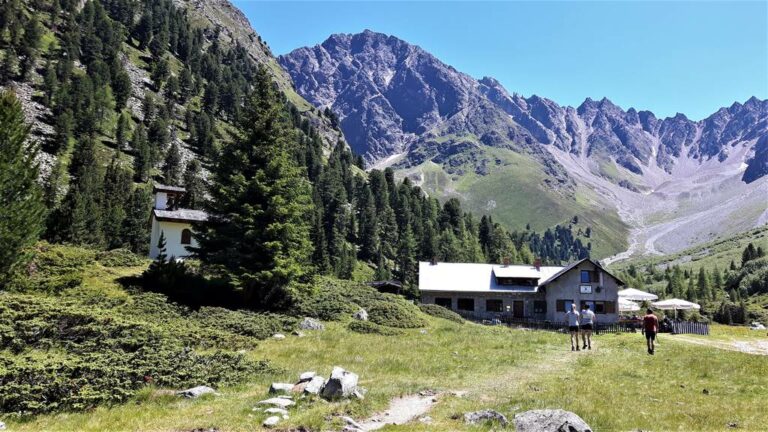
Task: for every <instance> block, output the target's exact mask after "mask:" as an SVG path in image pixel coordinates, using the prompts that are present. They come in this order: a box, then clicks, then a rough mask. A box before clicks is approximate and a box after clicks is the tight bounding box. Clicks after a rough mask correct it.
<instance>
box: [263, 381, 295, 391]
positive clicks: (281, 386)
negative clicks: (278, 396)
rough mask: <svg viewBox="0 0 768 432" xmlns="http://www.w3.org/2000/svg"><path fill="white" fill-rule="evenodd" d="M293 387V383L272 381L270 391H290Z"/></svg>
mask: <svg viewBox="0 0 768 432" xmlns="http://www.w3.org/2000/svg"><path fill="white" fill-rule="evenodd" d="M292 389H293V384H289V383H272V385H271V386H269V392H270V393H288V392H290V391H291V390H292Z"/></svg>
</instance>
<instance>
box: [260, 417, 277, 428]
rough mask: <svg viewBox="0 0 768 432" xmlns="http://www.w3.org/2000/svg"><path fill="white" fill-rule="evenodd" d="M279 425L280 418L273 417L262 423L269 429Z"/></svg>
mask: <svg viewBox="0 0 768 432" xmlns="http://www.w3.org/2000/svg"><path fill="white" fill-rule="evenodd" d="M278 423H280V417H278V416H272V417H267V419H266V420H264V423H262V424H261V425H262V426H264V427H268V428H269V427H274V426H277V424H278Z"/></svg>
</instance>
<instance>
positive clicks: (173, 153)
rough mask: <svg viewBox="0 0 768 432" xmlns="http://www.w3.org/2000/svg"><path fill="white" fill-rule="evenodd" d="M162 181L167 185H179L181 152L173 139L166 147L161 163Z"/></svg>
mask: <svg viewBox="0 0 768 432" xmlns="http://www.w3.org/2000/svg"><path fill="white" fill-rule="evenodd" d="M163 181H164V182H165V184H167V185H171V186H179V185H180V184H181V152H180V151H179V146H178V145H177V144H176V142H175V141H174V142H173V144H171V147H170V148H169V149H168V154H166V156H165V164H164V165H163Z"/></svg>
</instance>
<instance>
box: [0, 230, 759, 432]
mask: <svg viewBox="0 0 768 432" xmlns="http://www.w3.org/2000/svg"><path fill="white" fill-rule="evenodd" d="M42 247H43V248H44V249H45V250H44V251H43V252H44V253H43V254H42V255H40V256H42V257H43V259H40V258H38V260H36V261H35V263H36V265H37V266H39V267H37V268H39V269H41V270H40V272H39V273H38V274H36V275H35V276H34V277H35V278H36V279H35V281H36V282H40V283H42V281H43V278H47V279H46V280H50V279H51V278H54V276H59V277H64V275H67V274H69V275H71V276H77V275H81V276H82V277H81V278H79V279H77V280H76V282H70V283H69V284H65V285H63V286H62V284H61V283H56V284H53V286H58V287H59V288H58V289H55V290H52V291H51V290H49V291H47V292H40V291H37V292H36V293H33V294H14V293H5V294H3V295H2V296H0V304H2V305H8V304H10V303H13V304H14V305H15V308H14V309H13V312H12V313H16V314H18V313H25V314H27V315H28V318H25V319H24V320H19V319H17V320H15V321H14V322H15V324H13V325H12V326H11V328H10V329H9V328H8V327H3V326H0V329H2V331H0V335H2V337H1V338H0V339H1V340H3V341H4V342H3V343H4V344H7V341H8V339H7V337H9V335H13V334H16V335H17V336H16V337H22V336H23V337H25V338H34V336H30V335H33V334H34V333H24V334H21V333H16V332H18V331H19V329H20V328H28V329H29V328H32V327H30V326H27V325H26V324H24V326H23V327H19V326H21V325H22V323H29V324H34V323H35V321H34V318H35V314H41V313H43V312H44V311H49V312H50V311H54V310H60V309H62V308H64V309H65V310H76V311H77V312H78V314H80V316H83V317H98V316H102V315H103V316H104V317H107V316H110V317H112V319H111V320H106V321H100V322H101V323H102V324H101V325H100V327H102V328H103V329H105V331H107V330H109V329H112V328H114V326H115V325H116V324H117V323H123V324H129V325H127V326H123V327H121V328H122V329H123V330H122V333H115V334H113V335H112V337H110V338H108V339H106V340H107V341H111V342H110V344H115V343H118V344H120V345H119V346H121V347H122V348H120V349H127V348H125V345H126V344H128V343H130V341H132V340H136V337H137V336H139V335H141V334H145V333H143V332H145V331H146V330H150V331H151V332H150V333H149V334H151V335H155V336H152V337H153V338H159V339H151V340H159V341H161V346H162V347H164V349H163V350H161V351H160V352H161V353H162V352H168V350H171V351H172V350H173V349H174V348H173V347H175V346H177V345H176V342H174V341H176V340H178V341H184V343H185V344H186V345H187V346H192V347H195V348H196V350H195V351H196V352H197V353H198V354H197V355H199V356H202V357H201V358H205V356H210V355H219V356H224V357H218V358H219V359H228V361H230V362H234V363H231V364H232V366H227V368H226V370H224V371H222V372H223V375H219V376H220V377H228V378H230V380H226V379H225V380H221V381H220V380H217V379H214V377H215V376H217V375H215V374H216V372H215V371H216V369H209V368H210V367H211V366H214V365H215V364H217V363H221V360H218V361H215V362H213V363H211V362H208V363H200V364H198V366H194V365H195V364H196V363H195V362H192V363H190V362H189V361H187V362H185V363H181V366H179V364H178V363H176V364H175V367H174V364H173V363H171V364H170V365H171V366H170V367H171V368H170V369H169V370H168V372H166V373H170V374H171V375H169V376H170V377H174V376H175V377H180V378H181V379H180V380H178V381H172V380H166V379H165V378H164V377H165V375H163V373H162V371H163V369H160V370H158V371H156V372H155V373H154V379H153V380H152V381H149V382H147V383H144V382H141V380H139V384H137V385H136V386H135V387H132V388H133V389H134V390H132V391H131V392H130V393H129V394H126V395H125V396H124V397H123V398H114V399H113V400H112V402H107V401H105V402H102V403H97V399H94V398H93V397H94V396H97V395H99V394H100V393H99V392H98V391H97V390H99V389H100V388H101V387H99V386H101V385H103V380H101V379H99V380H95V379H94V380H91V381H89V382H88V383H87V384H85V386H84V387H79V388H75V389H73V390H69V391H75V393H76V394H80V395H82V396H83V397H82V398H80V399H79V400H80V401H81V404H80V405H77V406H69V407H59V408H54V409H53V410H52V412H50V413H46V414H41V415H37V416H24V417H19V416H16V415H13V414H10V413H9V412H6V413H5V414H2V415H0V420H2V421H4V422H5V423H6V424H7V425H8V427H9V429H10V430H13V431H39V430H50V431H71V430H78V431H103V430H110V431H129V430H130V431H156V430H174V431H176V430H179V431H181V430H196V429H198V428H202V429H218V430H226V431H246V430H247V431H252V430H260V426H259V425H260V424H261V422H262V421H263V420H264V418H265V417H266V414H264V413H262V412H261V411H260V410H257V411H254V410H253V409H252V408H253V407H254V406H255V403H256V402H257V401H259V400H261V399H264V398H266V397H268V394H267V389H268V387H269V384H270V383H271V382H290V381H293V380H295V379H296V377H297V376H298V374H299V373H301V372H304V371H308V370H313V371H317V372H319V373H321V374H326V375H327V374H328V373H329V371H330V369H331V368H332V367H333V366H342V367H344V368H346V369H348V370H351V371H353V372H355V373H357V374H359V375H360V380H361V381H360V385H362V386H363V387H365V388H366V389H368V393H367V394H366V397H365V399H363V400H352V401H343V402H333V403H326V402H322V401H317V400H311V399H308V400H302V401H300V402H299V404H298V407H296V408H292V409H291V414H290V419H288V420H285V421H283V422H282V423H281V424H280V428H281V430H292V428H299V427H304V428H305V429H308V430H329V429H331V430H339V429H341V428H342V427H343V424H342V421H341V419H340V418H339V417H338V416H340V415H350V416H352V417H354V418H356V419H359V420H362V419H365V418H368V417H369V416H371V415H372V414H374V413H376V412H379V411H381V410H383V409H385V408H386V407H387V405H388V403H389V401H390V400H391V399H392V398H394V397H397V396H401V395H409V394H416V393H418V392H421V391H424V390H434V391H436V392H438V393H439V395H438V396H437V398H438V402H437V403H436V404H435V405H434V407H433V408H432V410H431V411H430V412H428V413H427V415H429V416H430V417H431V418H432V423H431V424H429V425H427V424H422V423H420V422H418V421H414V422H413V423H411V424H407V425H403V426H388V427H387V428H386V430H389V431H398V430H399V431H421V430H424V431H428V430H454V431H462V430H467V431H470V430H471V431H477V430H492V429H493V426H492V425H482V426H473V427H469V426H466V425H465V424H464V423H463V421H462V420H461V416H462V414H463V413H465V412H468V411H474V410H480V409H496V410H498V411H500V412H502V413H503V414H505V415H507V416H510V417H511V416H513V415H514V414H515V413H518V412H522V411H525V410H528V409H535V408H562V409H566V410H569V411H573V412H575V413H577V414H578V415H580V416H581V417H582V418H584V419H585V420H586V421H587V423H589V424H590V425H591V426H592V427H593V428H594V430H605V431H618V430H637V429H642V430H701V431H708V430H722V429H724V428H726V427H728V425H737V426H738V428H739V429H740V430H761V429H762V427H763V425H764V424H765V423H766V421H768V414H767V413H766V412H765V410H764V409H763V404H762V400H763V398H764V395H765V394H766V392H767V391H768V357H765V356H757V355H749V354H745V353H741V352H733V351H730V350H727V349H719V348H718V347H719V345H718V344H721V343H725V342H726V341H727V342H729V343H732V342H733V341H746V342H750V343H754V341H755V340H757V339H755V336H754V334H743V332H734V331H733V330H731V329H730V328H725V327H722V326H715V327H714V329H713V337H712V338H711V340H710V339H709V338H701V340H702V341H703V342H701V341H699V340H694V342H696V343H694V342H690V341H689V340H688V339H685V338H678V337H673V336H669V335H662V336H661V338H660V341H659V345H658V349H657V354H656V355H655V356H648V355H647V354H645V352H644V349H645V348H644V347H645V344H644V340H643V339H642V337H641V335H639V334H622V335H601V336H596V337H595V341H594V343H593V346H594V349H593V350H592V351H587V352H580V353H572V352H571V351H570V350H569V347H568V342H567V337H566V336H565V335H562V334H558V333H552V332H538V331H525V330H516V329H509V328H505V327H487V326H482V325H477V324H471V323H461V322H455V321H452V320H447V319H442V318H437V317H433V316H428V315H424V314H421V313H418V312H417V310H415V308H413V307H412V306H410V307H409V306H408V305H407V304H405V303H404V302H401V301H399V300H397V299H395V298H394V297H388V296H382V297H380V296H379V295H376V294H373V293H371V292H370V291H366V290H365V289H362V288H359V289H352V290H351V291H350V289H351V287H353V286H354V285H350V284H348V283H341V282H332V283H327V282H329V281H326V283H324V284H323V285H321V286H318V287H317V289H318V291H317V297H314V299H315V300H314V301H310V302H302V303H301V304H300V305H299V306H298V308H297V312H299V313H300V314H301V315H303V314H314V315H317V316H322V317H326V318H328V319H334V320H339V321H326V330H325V331H305V332H304V333H305V334H306V335H305V336H304V337H296V336H291V335H289V336H288V338H287V339H285V340H275V339H267V340H260V339H262V338H264V337H268V336H269V335H270V334H271V332H274V331H278V330H279V329H280V327H271V326H270V325H267V324H268V323H269V321H265V320H263V319H256V315H247V314H244V313H242V312H235V311H226V310H216V311H207V312H205V311H203V310H200V311H197V312H194V311H188V310H184V309H183V308H181V309H180V308H178V307H177V306H174V305H171V304H169V303H167V302H165V301H164V300H162V297H161V296H158V295H156V294H146V293H141V292H140V291H136V290H134V289H131V290H127V289H126V288H124V287H123V285H124V283H120V280H121V278H124V277H126V276H131V275H136V274H138V273H139V272H141V271H142V269H143V268H144V267H145V266H146V261H142V260H139V262H137V261H135V259H134V258H132V257H130V256H127V255H121V256H118V255H117V254H112V255H109V256H107V255H99V254H96V253H95V252H92V251H89V250H83V249H74V248H69V247H62V246H54V247H48V246H46V245H43V246H42ZM52 264H55V265H52ZM54 279H56V278H54ZM64 279H65V280H66V279H67V278H66V277H64ZM57 280H59V281H60V280H61V279H57ZM41 286H43V285H41ZM46 286H48V285H46ZM54 292H58V293H57V294H54ZM384 299H388V301H385V302H384V303H386V304H388V305H389V304H394V305H395V306H393V307H387V306H383V303H381V302H380V301H382V300H384ZM19 301H22V302H19ZM350 302H352V303H355V302H356V303H365V304H367V308H368V310H369V311H372V310H374V309H376V308H379V309H381V308H384V309H387V312H386V314H383V315H378V318H373V316H372V320H375V321H378V322H380V323H383V324H391V325H397V326H400V327H402V325H401V324H403V323H408V325H407V326H417V328H392V327H388V326H382V327H386V328H387V329H390V332H391V333H395V334H396V335H395V336H382V335H378V334H371V333H360V332H355V331H350V329H349V326H348V324H347V322H348V321H349V316H348V313H349V311H350V310H351V309H349V308H350V304H351V303H350ZM30 305H37V306H36V308H37V309H34V310H32V309H30V307H31V306H30ZM78 305H79V306H78ZM87 305H90V306H87ZM398 305H399V306H398ZM43 306H44V307H43ZM72 308H76V309H72ZM6 312H7V311H6ZM403 313H404V315H402V314H403ZM398 314H401V315H398ZM397 316H399V317H400V318H399V319H396V320H395V321H388V319H392V318H393V317H397ZM38 317H39V318H40V319H43V321H42V322H38V324H36V325H38V326H40V325H41V324H43V323H44V324H45V325H50V324H52V323H53V322H52V321H50V320H48V319H44V317H43V315H38ZM383 317H389V318H383ZM6 319H7V315H6ZM60 322H61V323H69V324H67V325H65V326H64V327H61V329H64V330H66V329H67V328H70V327H68V326H71V325H73V324H72V323H73V322H72V321H60ZM77 322H78V321H74V323H77ZM87 322H88V321H85V322H84V323H83V324H80V327H71V328H73V329H75V328H80V329H81V331H82V330H84V329H90V330H89V331H96V329H95V328H92V327H89V326H88V325H87V324H85V323H87ZM278 322H282V324H280V325H282V326H286V327H282V328H284V329H285V332H286V334H290V333H288V330H290V328H291V326H292V325H293V324H291V321H290V320H289V321H285V320H283V321H278ZM97 328H98V327H97ZM52 331H53V330H52ZM60 331H63V330H60ZM55 334H56V333H55V331H54V332H53V333H49V332H48V331H46V332H44V335H45V336H44V337H43V339H40V342H39V343H35V344H33V345H34V346H28V347H27V348H22V349H19V347H17V348H12V347H6V348H4V349H3V351H2V352H3V356H2V358H3V362H6V363H0V375H2V376H8V375H9V374H11V375H13V374H14V373H16V372H14V371H15V369H12V368H8V366H7V362H11V363H14V364H15V363H16V362H26V363H27V364H30V365H31V366H30V367H32V366H34V367H43V365H49V366H48V367H51V366H53V365H56V364H58V363H59V362H64V363H63V364H67V362H71V361H73V357H77V356H78V355H79V354H78V352H79V351H78V350H77V349H75V350H72V349H71V348H72V347H75V348H76V347H78V346H81V347H82V346H86V345H82V344H83V341H78V340H77V339H71V342H69V344H74V345H68V344H59V342H57V341H56V340H57V339H56V338H55V337H54V336H53V335H55ZM67 334H71V335H74V334H77V333H72V332H69V333H67ZM80 334H83V333H80ZM19 335H22V336H19ZM87 340H91V338H88V339H87ZM92 340H94V341H98V339H92ZM701 343H703V344H704V345H702V344H701ZM708 345H713V346H708ZM216 352H220V354H214V353H216ZM130 357H131V356H130V355H121V356H118V357H115V361H118V360H119V361H122V360H121V359H124V358H130ZM153 359H154V360H153V361H157V359H156V358H153ZM264 360H267V361H268V362H269V363H264V362H263V361H264ZM3 364H6V366H3ZM97 365H98V364H97ZM205 365H207V366H205ZM236 365H241V366H242V365H260V366H258V368H257V369H255V370H251V371H250V372H248V369H247V368H246V369H244V368H243V367H238V368H236V367H235V366H236ZM266 365H268V366H266ZM735 365H737V367H734V366H735ZM134 367H135V366H134ZM139 372H140V371H139V370H138V369H127V370H125V369H118V371H117V373H116V375H115V377H116V378H119V377H121V376H130V375H131V374H135V373H139ZM206 373H207V374H209V375H206ZM211 373H213V374H214V375H210V374H211ZM122 374H126V375H122ZM59 379H63V378H62V377H59ZM174 382H175V384H174ZM107 383H108V384H109V383H110V381H107ZM193 383H201V384H203V383H208V384H212V385H214V386H216V388H217V390H218V391H219V392H220V393H221V395H220V396H206V397H202V398H200V399H196V400H187V399H181V398H179V397H177V396H174V395H173V393H172V392H168V391H167V390H169V389H178V388H179V386H181V385H184V386H186V385H192V384H193ZM6 385H7V384H6ZM114 385H117V384H114ZM122 385H123V386H124V385H125V384H124V383H123V384H122ZM568 386H571V387H573V388H578V391H574V392H570V391H564V388H567V387H568ZM6 388H7V387H6ZM115 388H117V387H115ZM120 388H123V387H120ZM85 390H87V391H86V392H85V393H83V391H85ZM705 390H706V392H705ZM66 391H67V390H65V392H66ZM78 391H79V392H78ZM451 391H461V392H466V394H464V395H461V396H457V395H455V394H451V393H450V392H451ZM108 394H111V393H108ZM8 395H9V393H7V392H6V393H3V394H2V395H0V402H4V401H7V399H4V398H7V397H8ZM86 397H91V399H87V398H86ZM638 401H640V402H638ZM617 406H621V407H635V409H631V410H625V411H622V412H617V410H616V407H617ZM724 406H727V407H728V409H722V407H724Z"/></svg>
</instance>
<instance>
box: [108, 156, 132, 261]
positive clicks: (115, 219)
mask: <svg viewBox="0 0 768 432" xmlns="http://www.w3.org/2000/svg"><path fill="white" fill-rule="evenodd" d="M131 187H132V183H131V173H130V172H129V171H128V170H126V169H124V168H123V167H121V166H120V163H119V162H118V161H117V159H115V158H113V159H112V162H110V164H109V166H108V167H107V171H106V173H105V174H104V205H103V210H104V237H105V239H106V243H107V248H110V249H113V248H118V247H121V246H122V245H123V236H122V234H123V222H124V220H125V216H126V211H125V208H126V204H127V203H128V201H129V199H130V196H131Z"/></svg>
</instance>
